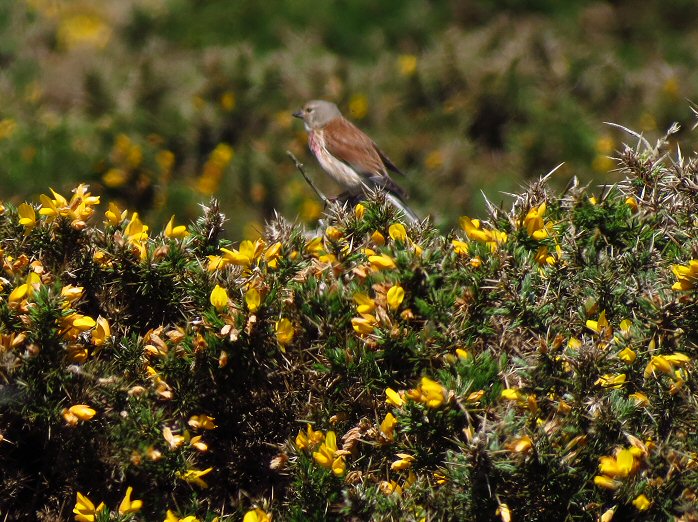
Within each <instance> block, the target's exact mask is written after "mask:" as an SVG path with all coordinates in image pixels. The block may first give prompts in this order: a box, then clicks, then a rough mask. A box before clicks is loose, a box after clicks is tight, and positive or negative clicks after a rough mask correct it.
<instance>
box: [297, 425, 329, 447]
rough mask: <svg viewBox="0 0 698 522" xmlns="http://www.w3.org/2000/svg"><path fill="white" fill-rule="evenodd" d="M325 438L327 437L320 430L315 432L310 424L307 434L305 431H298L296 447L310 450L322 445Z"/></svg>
mask: <svg viewBox="0 0 698 522" xmlns="http://www.w3.org/2000/svg"><path fill="white" fill-rule="evenodd" d="M324 438H325V436H324V435H323V434H322V432H321V431H320V430H317V431H315V430H314V429H313V427H312V426H311V425H310V424H308V427H307V429H306V431H305V432H303V430H299V431H298V435H296V446H297V447H298V449H301V450H303V449H306V448H309V447H310V446H316V445H318V444H320V443H321V442H322V441H323V439H324Z"/></svg>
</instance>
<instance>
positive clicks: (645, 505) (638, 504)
mask: <svg viewBox="0 0 698 522" xmlns="http://www.w3.org/2000/svg"><path fill="white" fill-rule="evenodd" d="M651 505H652V502H650V499H648V498H647V497H646V496H645V495H644V493H643V494H642V495H639V496H638V497H636V498H635V500H633V506H635V508H636V509H637V510H638V511H647V510H648V509H649V508H650V506H651Z"/></svg>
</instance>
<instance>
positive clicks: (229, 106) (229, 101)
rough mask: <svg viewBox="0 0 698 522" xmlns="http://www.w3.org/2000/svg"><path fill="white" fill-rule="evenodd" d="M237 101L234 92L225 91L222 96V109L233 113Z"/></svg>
mask: <svg viewBox="0 0 698 522" xmlns="http://www.w3.org/2000/svg"><path fill="white" fill-rule="evenodd" d="M235 101H236V100H235V93H234V92H233V91H225V92H224V93H223V94H221V107H222V108H223V110H224V111H226V112H230V111H232V110H233V109H234V108H235Z"/></svg>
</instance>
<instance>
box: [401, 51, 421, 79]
mask: <svg viewBox="0 0 698 522" xmlns="http://www.w3.org/2000/svg"><path fill="white" fill-rule="evenodd" d="M397 69H398V72H399V73H400V74H401V75H402V76H412V75H413V74H414V73H415V72H416V71H417V57H416V56H415V55H414V54H401V55H400V56H398V57H397Z"/></svg>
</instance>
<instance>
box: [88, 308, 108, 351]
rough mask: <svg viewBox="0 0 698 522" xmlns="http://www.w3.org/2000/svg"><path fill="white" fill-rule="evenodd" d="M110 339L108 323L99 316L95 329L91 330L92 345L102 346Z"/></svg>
mask: <svg viewBox="0 0 698 522" xmlns="http://www.w3.org/2000/svg"><path fill="white" fill-rule="evenodd" d="M110 337H111V329H110V328H109V321H107V320H106V319H105V318H104V317H102V316H101V315H100V316H99V317H97V327H96V328H95V329H94V330H92V344H94V345H95V346H103V345H104V343H105V342H106V341H107V339H109V338H110Z"/></svg>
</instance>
